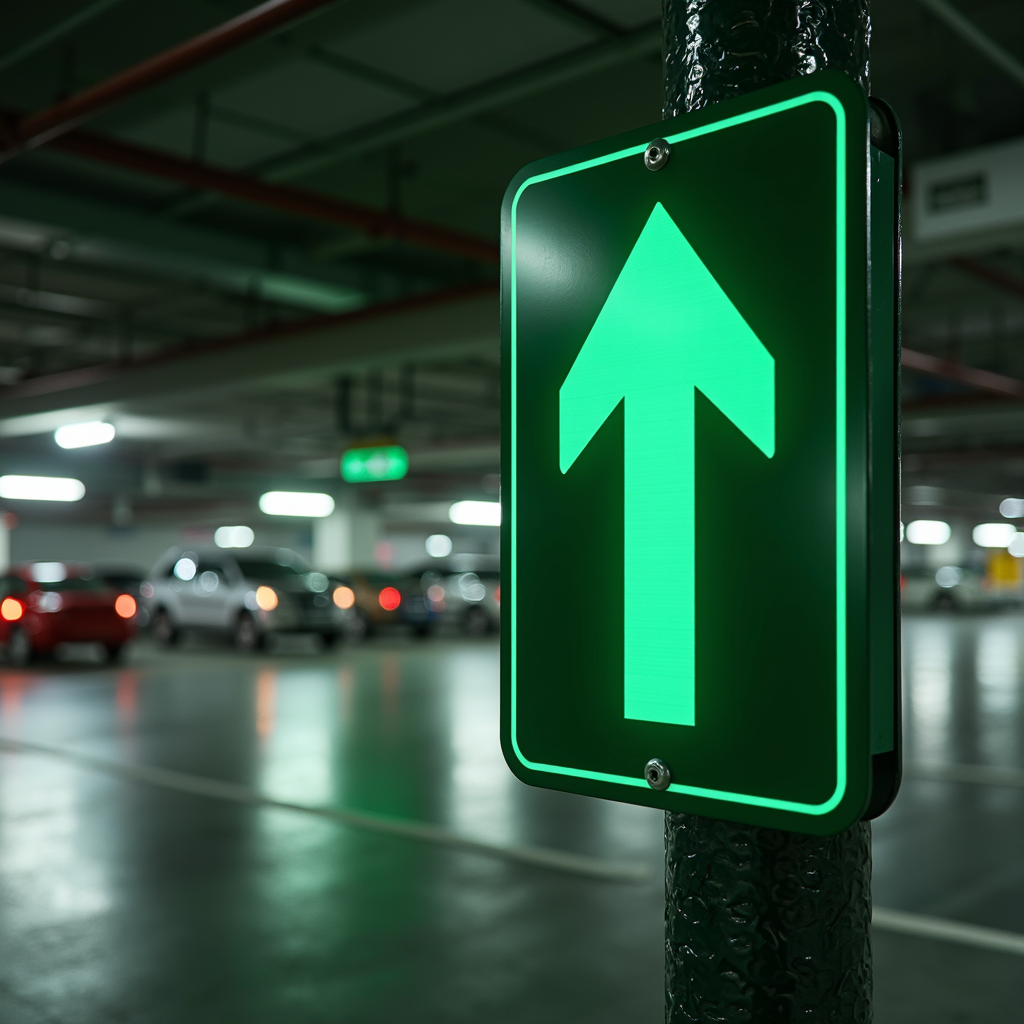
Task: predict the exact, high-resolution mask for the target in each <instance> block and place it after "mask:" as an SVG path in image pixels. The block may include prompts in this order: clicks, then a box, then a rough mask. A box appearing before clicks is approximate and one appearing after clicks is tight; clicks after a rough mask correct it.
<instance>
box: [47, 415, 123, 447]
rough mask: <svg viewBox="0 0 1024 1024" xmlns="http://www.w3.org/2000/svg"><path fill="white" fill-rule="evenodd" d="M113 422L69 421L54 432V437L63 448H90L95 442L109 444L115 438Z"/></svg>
mask: <svg viewBox="0 0 1024 1024" xmlns="http://www.w3.org/2000/svg"><path fill="white" fill-rule="evenodd" d="M116 433H117V431H116V430H114V424H113V423H104V422H103V421H102V420H89V422H88V423H68V424H67V425H66V426H63V427H58V428H57V429H56V430H55V431H54V432H53V439H54V441H56V442H57V444H59V445H60V446H61V448H89V447H91V446H92V445H94V444H109V443H110V442H111V441H113V440H114V434H116Z"/></svg>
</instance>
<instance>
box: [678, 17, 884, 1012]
mask: <svg viewBox="0 0 1024 1024" xmlns="http://www.w3.org/2000/svg"><path fill="white" fill-rule="evenodd" d="M663 4H664V26H665V50H664V55H665V64H664V78H665V110H664V112H665V116H666V117H670V116H672V115H675V114H681V113H686V112H689V111H693V110H698V109H700V108H701V107H705V106H707V105H708V104H711V103H718V102H720V101H721V100H724V99H728V98H729V97H731V96H739V95H741V94H743V93H746V92H750V91H751V90H753V89H759V88H762V87H764V86H767V85H773V84H774V83H776V82H781V81H785V80H786V79H789V78H794V77H796V76H797V75H806V74H810V73H811V72H813V71H817V70H820V69H821V68H825V67H833V68H838V69H839V70H841V71H844V72H846V74H848V75H850V76H851V77H852V78H854V79H855V80H856V81H858V82H860V84H861V85H863V86H864V88H865V89H867V88H868V43H869V39H870V21H869V18H868V6H867V2H866V0H663ZM870 924H871V832H870V826H869V825H868V824H867V823H862V824H859V825H856V826H854V827H853V828H852V829H849V830H848V831H846V832H843V833H841V834H840V835H837V836H824V837H822V836H807V835H800V834H797V833H793V832H780V831H777V830H774V829H764V828H754V827H752V826H748V825H735V824H732V823H730V822H724V821H712V820H710V819H708V818H701V817H698V816H696V815H692V814H674V813H668V814H666V815H665V1019H666V1021H667V1022H668V1024H684V1022H687V1024H689V1022H701V1024H703V1022H707V1024H712V1022H714V1024H789V1022H795V1021H806V1022H807V1024H862V1022H865V1024H866V1022H869V1021H870V1020H871V939H870Z"/></svg>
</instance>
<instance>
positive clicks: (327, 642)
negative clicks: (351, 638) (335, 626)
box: [320, 633, 341, 650]
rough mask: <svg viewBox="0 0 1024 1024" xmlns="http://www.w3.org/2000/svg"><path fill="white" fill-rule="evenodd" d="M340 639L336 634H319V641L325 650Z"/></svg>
mask: <svg viewBox="0 0 1024 1024" xmlns="http://www.w3.org/2000/svg"><path fill="white" fill-rule="evenodd" d="M340 639H341V637H340V636H339V635H338V634H337V633H321V634H320V641H321V643H322V644H323V645H324V647H325V648H326V649H327V650H330V649H331V648H332V647H333V646H334V645H335V644H336V643H337V642H338V641H339V640H340Z"/></svg>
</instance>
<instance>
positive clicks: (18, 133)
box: [0, 0, 335, 160]
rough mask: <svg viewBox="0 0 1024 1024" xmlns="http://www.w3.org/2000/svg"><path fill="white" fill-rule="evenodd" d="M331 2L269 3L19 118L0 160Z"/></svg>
mask: <svg viewBox="0 0 1024 1024" xmlns="http://www.w3.org/2000/svg"><path fill="white" fill-rule="evenodd" d="M334 2H335V0H268V2H267V3H264V4H260V6H259V7H254V8H253V9H252V10H250V11H246V12H245V13H244V14H240V15H239V16H238V17H237V18H231V19H230V20H229V21H226V22H224V23H223V24H222V25H218V26H217V27H216V28H212V29H210V30H209V31H208V32H203V33H202V34H200V35H198V36H195V37H193V38H192V39H189V40H187V41H186V42H184V43H179V44H178V45H177V46H172V47H171V48H170V49H169V50H164V52H163V53H158V54H157V55H156V56H154V57H149V58H147V59H146V60H144V61H141V62H140V63H139V64H135V65H134V66H133V67H130V68H126V69H125V70H124V71H119V72H118V73H117V74H116V75H112V76H111V77H110V78H106V79H104V80H103V81H102V82H97V83H96V84H95V85H91V86H89V88H87V89H83V90H82V91H81V92H79V93H76V94H75V95H74V96H69V97H68V98H67V99H66V100H61V101H60V102H59V103H56V104H54V105H53V106H52V107H48V108H47V109H46V110H41V111H39V112H38V113H35V114H29V115H28V116H26V117H23V118H22V119H21V120H20V121H18V122H17V123H16V124H14V125H8V126H7V128H6V131H5V135H6V139H5V142H6V145H7V148H6V149H5V150H4V151H3V152H0V160H4V159H10V158H11V157H12V156H14V155H15V154H16V153H19V152H21V151H23V150H26V149H34V148H36V147H37V146H42V145H44V144H45V143H47V142H50V141H52V140H53V139H55V138H57V137H58V136H59V135H63V134H65V133H66V132H69V131H71V130H72V129H73V128H76V127H77V126H78V125H80V124H82V123H83V122H84V121H87V120H89V119H90V118H92V117H95V116H96V115H97V114H100V113H102V112H103V111H104V110H107V109H108V108H109V107H112V106H114V105H115V104H117V103H120V102H121V101H122V100H125V99H128V98H129V97H131V96H134V95H136V94H137V93H139V92H142V90H143V89H148V88H150V87H152V86H154V85H158V84H159V83H161V82H165V81H167V80H168V79H169V78H173V77H175V76H176V75H180V74H182V73H183V72H185V71H190V70H192V68H195V67H198V66H199V65H200V64H204V63H205V62H206V61H209V60H212V59H213V58H214V57H219V56H220V55H221V54H224V53H227V52H228V51H230V50H234V49H236V48H237V47H239V46H241V45H242V44H244V43H247V42H249V41H250V40H252V39H255V38H257V37H258V36H262V35H266V33H268V32H270V31H272V30H274V29H277V28H281V27H282V26H284V25H286V24H289V23H291V22H294V21H295V20H296V19H298V18H301V17H304V16H306V15H309V14H312V13H315V12H316V11H318V10H320V9H322V8H324V7H327V6H329V5H330V4H333V3H334Z"/></svg>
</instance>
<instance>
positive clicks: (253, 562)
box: [236, 558, 306, 580]
mask: <svg viewBox="0 0 1024 1024" xmlns="http://www.w3.org/2000/svg"><path fill="white" fill-rule="evenodd" d="M236 561H237V562H238V568H239V569H241V570H242V575H243V576H245V577H246V578H247V579H252V580H290V579H294V578H295V577H296V576H305V575H306V574H305V572H303V571H302V569H301V568H299V567H298V566H295V565H281V563H280V562H272V561H271V560H270V559H269V558H268V559H263V558H238V559H236Z"/></svg>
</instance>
